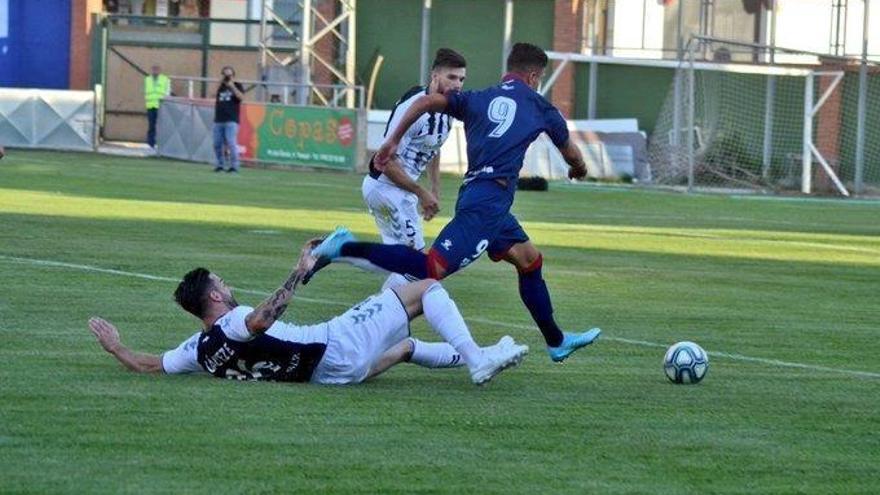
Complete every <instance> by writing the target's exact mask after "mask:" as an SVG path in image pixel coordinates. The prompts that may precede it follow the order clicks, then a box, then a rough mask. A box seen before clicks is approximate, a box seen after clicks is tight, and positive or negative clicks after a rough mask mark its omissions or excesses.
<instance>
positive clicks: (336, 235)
mask: <svg viewBox="0 0 880 495" xmlns="http://www.w3.org/2000/svg"><path fill="white" fill-rule="evenodd" d="M356 240H357V239H355V237H354V234H352V233H351V231H349V230H348V229H347V228H345V227H336V230H334V231H333V232H331V233H330V235H328V236H327V237H325V238H324V240H323V241H321V243H320V244H318V245H317V246H315V248H314V249H312V253H311V254H312V256H314V257H315V265H314V266H313V267H312V269H311V270H309V271H308V273H306V274H305V276H304V277H303V285H306V284H308V283H309V281H310V280H311V279H312V277H314V276H315V274H316V273H318V271H319V270H320V269H322V268H324V267H325V266H327V265H329V264H330V263H331V262H332V261H333V260H334V259H336V258H338V257H339V255H340V251H341V250H342V245H343V244H345V243H347V242H354V241H356Z"/></svg>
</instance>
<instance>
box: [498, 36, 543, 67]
mask: <svg viewBox="0 0 880 495" xmlns="http://www.w3.org/2000/svg"><path fill="white" fill-rule="evenodd" d="M547 62H548V59H547V54H546V53H544V50H542V49H541V48H540V47H538V46H535V45H532V44H530V43H517V44H515V45H513V48H512V49H511V50H510V55H508V56H507V70H508V72H531V71H534V70H542V69H544V68H545V67H547Z"/></svg>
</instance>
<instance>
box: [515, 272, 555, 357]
mask: <svg viewBox="0 0 880 495" xmlns="http://www.w3.org/2000/svg"><path fill="white" fill-rule="evenodd" d="M542 264H543V260H542V258H538V259H537V260H536V261H535V262H534V263H533V264H532V266H530V267H528V268H527V269H526V270H524V271H521V272H519V297H520V298H522V302H523V304H525V305H526V307H527V308H529V313H531V314H532V319H533V320H535V323H536V324H537V325H538V328H539V329H541V333H542V334H543V335H544V341H545V342H547V345H548V346H550V347H559V345H560V344H562V339H563V335H562V330H560V329H559V326H558V325H556V320H554V319H553V303H552V302H550V291H548V290H547V284H546V283H544V277H543V276H542V275H541V265H542Z"/></svg>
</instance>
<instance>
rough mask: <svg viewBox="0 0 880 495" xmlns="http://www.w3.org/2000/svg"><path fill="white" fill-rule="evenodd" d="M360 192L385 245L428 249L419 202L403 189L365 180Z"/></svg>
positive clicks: (373, 180) (368, 179) (371, 179)
mask: <svg viewBox="0 0 880 495" xmlns="http://www.w3.org/2000/svg"><path fill="white" fill-rule="evenodd" d="M361 191H362V192H363V195H364V202H365V203H367V207H368V208H369V209H370V213H371V214H372V215H373V218H375V219H376V226H377V227H378V228H379V234H381V236H382V242H383V243H385V244H403V245H406V246H409V247H411V248H413V249H419V250H421V249H423V248H424V247H425V235H424V232H423V231H422V217H421V215H419V198H418V197H417V196H416V195H415V194H413V193H411V192H409V191H404V190H403V189H401V188H399V187H397V186H394V185H391V184H387V183H385V182H382V181H380V180H377V179H374V178H372V177H370V176H369V175H368V176H366V177H364V182H363V185H362V186H361Z"/></svg>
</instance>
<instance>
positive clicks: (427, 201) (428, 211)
mask: <svg viewBox="0 0 880 495" xmlns="http://www.w3.org/2000/svg"><path fill="white" fill-rule="evenodd" d="M382 173H384V174H385V177H388V179H389V180H390V181H391V182H393V183H395V184H396V185H397V187H399V188H401V189H403V190H404V191H409V192H411V193H413V194H415V195H416V197H418V198H419V206H421V207H422V215H423V218H424V219H425V220H426V221H427V220H430V219H432V218H434V215H436V214H437V212H439V211H440V203H439V202H438V201H437V196H436V195H435V194H434V193H432V192H430V191H428V190H427V189H425V188H424V187H422V186H420V185H419V184H418V182H416V181H414V180H412V177H410V176H409V175H407V173H406V172H404V170H403V167H401V166H400V162H399V161H398V160H397V159H396V158H392V159H391V160H389V161H388V163H386V164H385V168H384V170H383V171H382Z"/></svg>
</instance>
